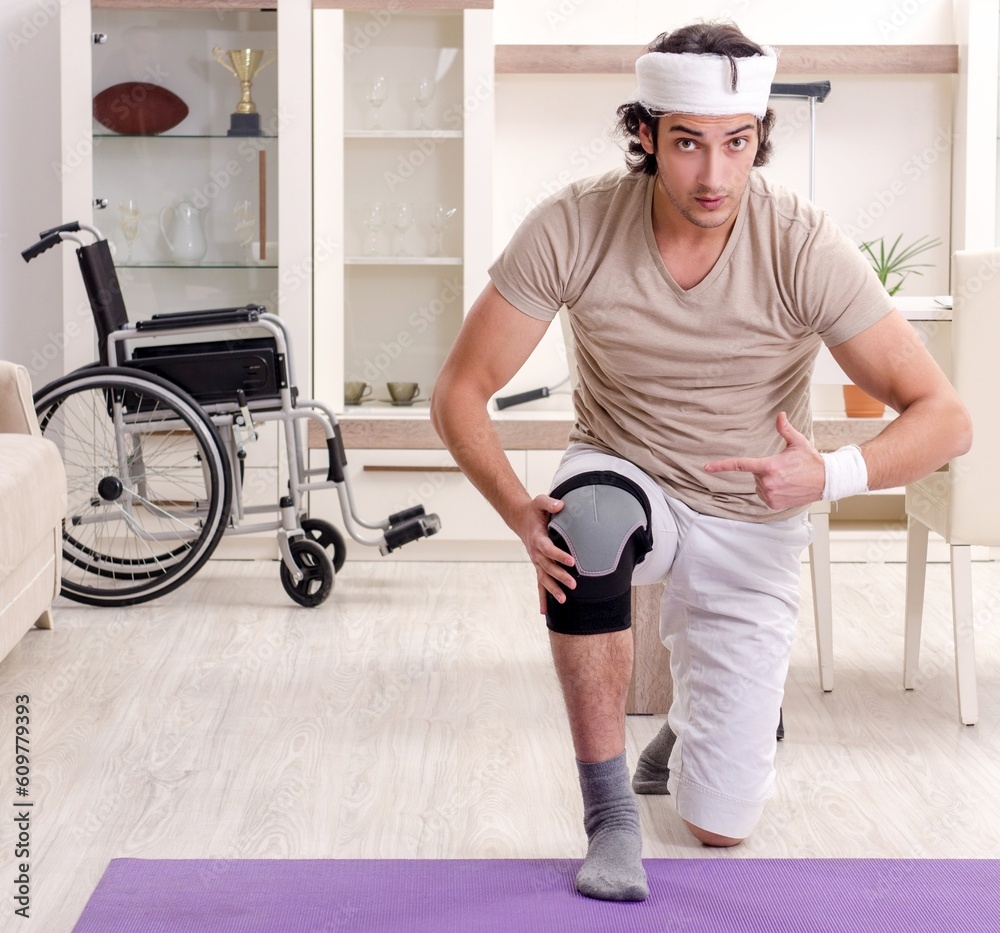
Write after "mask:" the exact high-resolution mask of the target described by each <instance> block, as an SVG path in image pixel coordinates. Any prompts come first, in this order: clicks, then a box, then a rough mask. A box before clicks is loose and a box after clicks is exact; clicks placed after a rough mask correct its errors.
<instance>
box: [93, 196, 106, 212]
mask: <svg viewBox="0 0 1000 933" xmlns="http://www.w3.org/2000/svg"><path fill="white" fill-rule="evenodd" d="M107 206H108V199H107V198H94V210H96V211H103V210H104V209H105V208H106V207H107Z"/></svg>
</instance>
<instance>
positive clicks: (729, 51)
mask: <svg viewBox="0 0 1000 933" xmlns="http://www.w3.org/2000/svg"><path fill="white" fill-rule="evenodd" d="M646 51H647V52H671V53H679V52H694V53H695V54H698V55H725V56H726V58H728V59H729V66H730V68H731V69H732V74H733V90H734V91H735V90H736V61H735V59H737V58H750V57H751V56H752V55H763V54H764V50H763V49H762V48H761V47H760V46H759V45H757V43H756V42H753V41H751V40H750V39H748V38H747V37H746V36H745V35H743V33H742V32H740V30H739V28H738V27H737V26H735V25H733V24H732V23H695V24H693V25H691V26H684V27H683V28H681V29H677V30H675V31H674V32H664V33H661V34H660V35H658V36H657V37H656V38H655V39H654V40H653V41H652V42H651V43H650V44H649V47H648V48H647V49H646ZM659 122H660V117H659V115H657V114H654V113H651V112H650V111H649V110H647V109H646V108H645V107H644V106H643V105H642V104H640V103H639V102H638V101H634V100H633V101H629V102H628V103H627V104H622V105H621V106H620V107H619V108H618V132H619V134H620V135H621V136H622V137H624V139H625V141H626V144H627V149H626V153H625V164H626V165H627V166H628V170H629V171H630V172H635V173H636V174H643V173H644V174H646V175H655V174H656V154H655V153H650V152H646V150H645V149H643V148H642V142H641V141H640V139H639V126H640V124H642V123H645V124H646V125H647V126H648V127H649V129H650V131H651V132H652V134H653V140H654V143H655V141H656V134H657V126H658V124H659ZM773 126H774V111H773V110H772V109H771V108H770V107H768V108H767V112H766V113H765V114H764V119H763V120H762V119H760V118H757V138H758V145H757V154H756V156H755V158H754V160H753V164H754V165H755V166H759V165H767V160H768V158H770V155H771V128H772V127H773Z"/></svg>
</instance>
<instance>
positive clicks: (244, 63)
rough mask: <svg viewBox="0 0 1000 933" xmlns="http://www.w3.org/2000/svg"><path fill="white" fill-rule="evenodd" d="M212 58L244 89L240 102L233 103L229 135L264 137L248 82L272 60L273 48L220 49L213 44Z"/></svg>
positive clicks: (273, 56)
mask: <svg viewBox="0 0 1000 933" xmlns="http://www.w3.org/2000/svg"><path fill="white" fill-rule="evenodd" d="M212 54H213V55H214V56H215V60H216V61H217V62H218V63H219V64H220V65H222V67H223V68H225V69H226V70H227V71H229V72H231V73H232V74H233V75H235V76H236V77H237V78H238V79H239V82H240V90H241V91H242V92H243V93H242V96H241V97H240V102H239V103H238V104H237V105H236V113H233V114H230V117H229V133H228V135H229V136H263V135H264V134H263V132H262V131H261V128H260V114H259V113H257V105H256V104H255V103H254V102H253V98H251V97H250V84H251V82H252V81H253V79H254V78H256V77H257V75H258V74H260V72H262V71H263V70H264V69H265V68H266V67H267V66H268V65H270V64H271V62H273V61H274V58H275V52H274V49H268V50H267V51H264V50H263V49H223V48H222V47H221V46H218V45H217V46H215V47H214V48H213V49H212Z"/></svg>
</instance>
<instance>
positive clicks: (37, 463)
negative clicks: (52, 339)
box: [0, 361, 66, 658]
mask: <svg viewBox="0 0 1000 933" xmlns="http://www.w3.org/2000/svg"><path fill="white" fill-rule="evenodd" d="M65 515H66V470H65V468H64V466H63V461H62V457H61V456H60V453H59V450H58V448H57V447H56V445H55V444H53V443H52V442H51V441H48V440H45V438H43V437H42V436H41V431H39V428H38V421H37V420H36V418H35V409H34V406H33V405H32V402H31V381H30V379H29V378H28V371H27V370H26V369H25V368H24V367H23V366H15V365H14V364H13V363H6V362H2V361H0V658H3V657H5V656H6V655H7V652H9V651H10V650H11V648H13V647H14V645H16V644H17V642H18V641H19V640H20V638H21V636H22V635H23V634H24V633H25V632H26V631H27V630H28V629H29V628H31V626H32V625H37V626H38V627H39V628H46V629H48V628H52V614H51V611H50V608H51V605H52V598H53V597H54V596H55V595H56V593H58V592H59V580H60V568H61V554H62V520H63V518H64V517H65Z"/></svg>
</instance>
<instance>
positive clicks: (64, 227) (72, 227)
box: [38, 220, 80, 240]
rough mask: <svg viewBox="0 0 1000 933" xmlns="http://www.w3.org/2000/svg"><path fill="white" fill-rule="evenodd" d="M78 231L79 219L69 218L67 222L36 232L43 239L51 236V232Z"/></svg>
mask: <svg viewBox="0 0 1000 933" xmlns="http://www.w3.org/2000/svg"><path fill="white" fill-rule="evenodd" d="M63 232H66V233H79V232H80V221H79V220H71V221H70V222H69V223H68V224H60V225H59V226H58V227H52V228H50V229H49V230H43V231H42V232H41V233H39V234H38V236H39V237H41V238H42V239H43V240H44V239H45V237H47V236H51V235H52V234H53V233H63Z"/></svg>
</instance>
